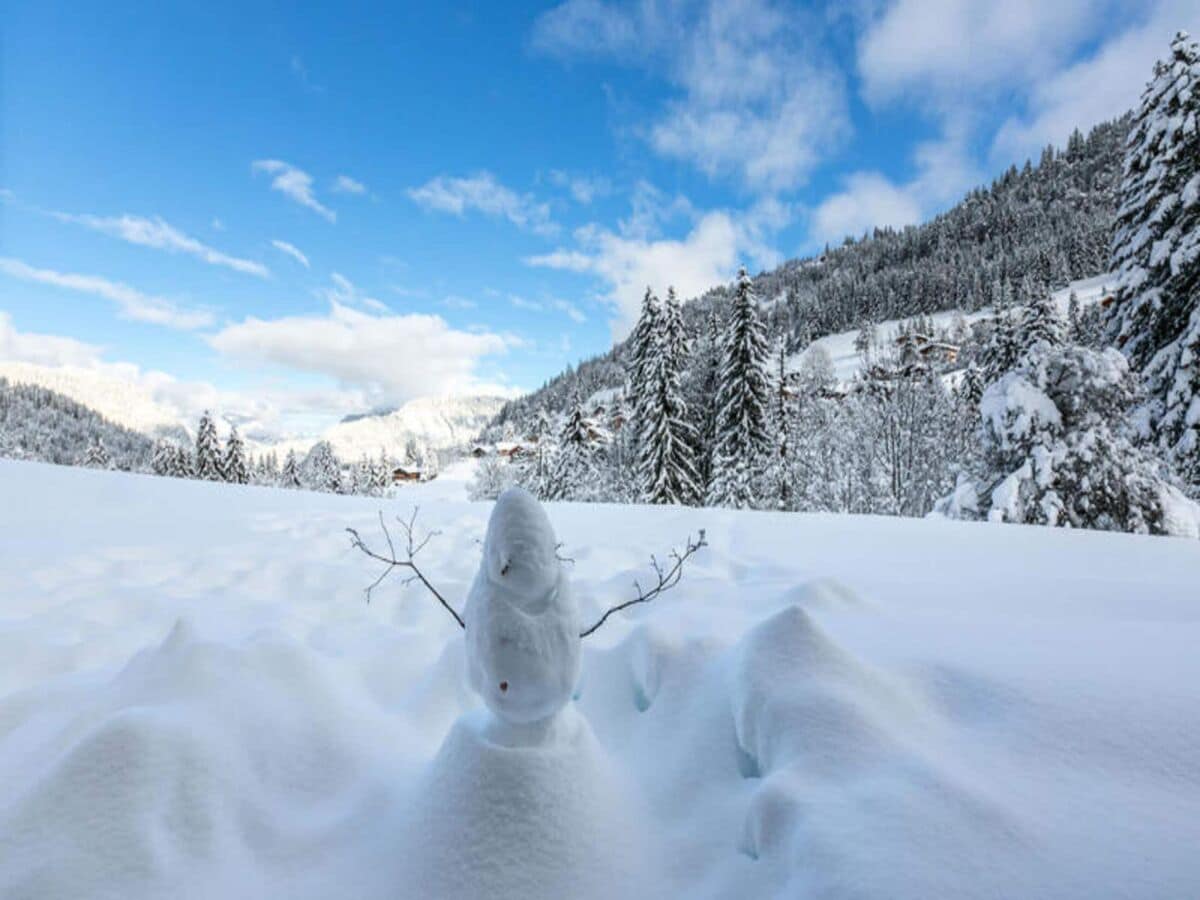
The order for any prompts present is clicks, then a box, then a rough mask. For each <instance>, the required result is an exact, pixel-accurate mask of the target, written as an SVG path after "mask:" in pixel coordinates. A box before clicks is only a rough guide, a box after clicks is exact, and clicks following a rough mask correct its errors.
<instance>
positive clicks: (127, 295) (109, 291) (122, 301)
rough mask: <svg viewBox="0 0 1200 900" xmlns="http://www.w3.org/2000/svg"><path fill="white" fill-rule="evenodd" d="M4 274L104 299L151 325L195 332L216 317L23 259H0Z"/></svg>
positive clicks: (103, 280) (113, 283)
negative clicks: (46, 267)
mask: <svg viewBox="0 0 1200 900" xmlns="http://www.w3.org/2000/svg"><path fill="white" fill-rule="evenodd" d="M0 272H2V273H4V274H6V275H8V276H10V277H12V278H17V279H20V280H21V281H32V282H36V283H38V284H48V285H52V286H54V287H60V288H64V289H66V290H70V291H78V292H80V293H84V294H92V295H94V296H97V297H103V298H104V299H106V300H111V301H112V302H113V303H115V304H117V309H118V311H119V314H120V316H121V318H124V319H129V320H131V321H135V322H149V323H151V324H154V325H163V326H165V327H167V328H179V329H194V328H203V327H204V326H206V325H210V324H212V315H211V314H210V313H208V312H206V311H203V310H186V309H181V308H179V307H178V306H177V305H176V304H175V303H173V302H172V301H170V300H167V299H164V298H162V297H155V296H152V295H149V294H144V293H142V292H141V291H139V290H137V289H136V288H132V287H130V286H129V285H127V284H122V283H121V282H119V281H110V280H108V279H107V278H102V277H100V276H98V275H78V274H73V273H69V272H55V271H53V270H51V269H37V268H34V267H33V266H31V265H29V264H28V263H26V262H23V261H21V260H19V259H13V258H11V257H0Z"/></svg>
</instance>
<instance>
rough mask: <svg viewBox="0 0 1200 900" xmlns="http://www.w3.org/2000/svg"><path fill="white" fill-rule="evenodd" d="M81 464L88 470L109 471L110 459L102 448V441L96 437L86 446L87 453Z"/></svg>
mask: <svg viewBox="0 0 1200 900" xmlns="http://www.w3.org/2000/svg"><path fill="white" fill-rule="evenodd" d="M83 464H84V465H85V466H87V467H88V468H89V469H111V468H112V457H110V456H109V455H108V450H106V449H105V448H104V440H103V439H102V438H99V437H97V438H96V439H95V440H93V441H92V443H91V444H90V445H89V446H88V448H87V452H86V453H85V454H84V456H83Z"/></svg>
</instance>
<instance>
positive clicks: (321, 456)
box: [300, 441, 342, 494]
mask: <svg viewBox="0 0 1200 900" xmlns="http://www.w3.org/2000/svg"><path fill="white" fill-rule="evenodd" d="M300 472H301V479H302V481H303V483H304V485H305V487H308V488H309V489H310V490H314V491H324V492H326V493H330V494H340V493H341V492H342V464H341V463H340V462H339V461H338V458H337V456H336V455H335V454H334V452H333V447H332V446H331V445H330V443H329V441H317V443H315V444H313V446H312V449H311V450H309V451H308V456H306V457H305V458H304V463H303V465H302V466H301V467H300Z"/></svg>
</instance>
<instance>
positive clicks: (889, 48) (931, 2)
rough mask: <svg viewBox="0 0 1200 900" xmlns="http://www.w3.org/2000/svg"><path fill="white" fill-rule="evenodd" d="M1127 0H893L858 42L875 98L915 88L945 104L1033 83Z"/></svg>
mask: <svg viewBox="0 0 1200 900" xmlns="http://www.w3.org/2000/svg"><path fill="white" fill-rule="evenodd" d="M1123 5H1124V6H1129V5H1132V4H1129V3H1123V2H1121V0H1055V2H1047V0H1005V2H1003V3H996V2H994V0H894V2H890V3H888V4H886V8H885V9H884V10H883V13H882V15H880V16H879V17H878V18H876V19H875V20H874V21H873V22H871V23H870V25H869V26H868V28H867V30H866V32H865V34H864V35H863V36H862V38H861V40H860V41H859V50H858V68H859V72H860V74H861V75H862V78H863V86H864V92H865V94H866V96H867V97H868V98H869V99H870V100H872V101H873V102H881V101H887V100H890V99H895V98H897V97H899V96H902V95H906V94H912V95H915V96H919V97H922V98H925V99H933V100H934V101H935V102H939V103H944V102H947V101H948V99H949V98H951V97H959V98H961V97H962V96H963V94H964V93H965V92H969V91H975V90H979V89H981V88H990V87H994V86H997V85H1004V86H1006V87H1010V86H1011V85H1012V84H1014V83H1019V84H1028V83H1032V82H1034V81H1036V80H1037V79H1039V78H1041V77H1043V76H1044V75H1045V74H1047V73H1048V72H1051V71H1053V70H1054V69H1055V68H1056V67H1058V66H1060V65H1062V64H1063V62H1064V61H1065V60H1066V59H1067V58H1068V56H1069V55H1070V53H1071V52H1072V51H1073V50H1075V49H1076V48H1077V47H1079V46H1080V44H1081V43H1082V42H1084V41H1086V40H1087V39H1088V38H1089V37H1092V36H1094V35H1097V34H1100V33H1102V32H1103V30H1104V28H1105V26H1106V24H1107V23H1106V17H1105V15H1104V13H1105V12H1108V13H1110V14H1111V13H1112V12H1114V11H1116V10H1117V9H1118V8H1119V7H1121V6H1123Z"/></svg>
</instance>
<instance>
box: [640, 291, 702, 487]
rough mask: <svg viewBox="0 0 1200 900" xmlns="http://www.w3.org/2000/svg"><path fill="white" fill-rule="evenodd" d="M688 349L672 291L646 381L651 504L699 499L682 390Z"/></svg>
mask: <svg viewBox="0 0 1200 900" xmlns="http://www.w3.org/2000/svg"><path fill="white" fill-rule="evenodd" d="M687 350H688V347H687V336H686V334H685V332H684V327H683V311H682V309H681V308H680V306H679V301H678V300H677V299H676V298H675V289H674V288H670V289H669V290H668V291H667V302H666V304H665V305H664V306H663V308H662V314H661V319H660V322H659V327H658V334H657V340H656V341H655V345H654V346H653V347H652V348H650V350H649V352H648V353H647V360H648V364H647V366H646V375H645V377H646V381H645V382H644V383H643V389H644V390H645V397H644V400H643V410H642V416H643V418H642V422H641V438H640V440H639V443H638V477H639V481H640V482H641V485H642V499H643V500H645V502H647V503H694V502H695V501H696V500H697V498H698V497H699V490H700V489H699V486H698V485H697V476H696V466H695V463H694V461H693V456H694V447H695V434H694V432H693V431H692V426H691V423H689V422H688V419H687V406H686V404H685V403H684V400H683V394H682V392H681V385H682V380H683V366H684V362H685V357H686V354H687Z"/></svg>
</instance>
